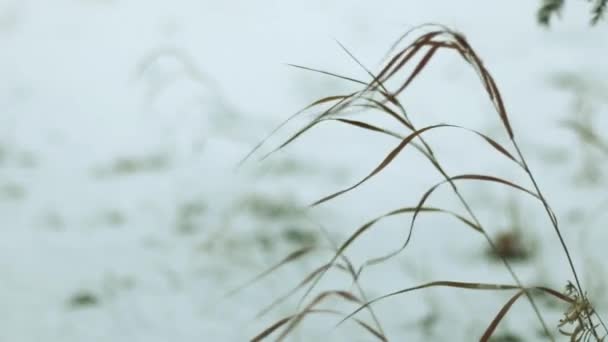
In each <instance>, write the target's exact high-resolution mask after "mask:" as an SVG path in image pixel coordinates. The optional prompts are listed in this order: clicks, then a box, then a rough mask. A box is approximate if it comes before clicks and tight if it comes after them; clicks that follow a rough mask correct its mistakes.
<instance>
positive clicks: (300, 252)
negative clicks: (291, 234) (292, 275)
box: [225, 246, 319, 297]
mask: <svg viewBox="0 0 608 342" xmlns="http://www.w3.org/2000/svg"><path fill="white" fill-rule="evenodd" d="M317 249H319V248H318V247H314V246H307V247H302V248H299V249H297V250H295V251H293V252H291V253H290V254H289V255H287V256H286V257H285V258H283V260H281V261H279V262H278V263H276V264H275V265H273V266H271V267H270V268H268V269H266V270H265V271H263V272H262V273H260V274H258V275H257V276H255V277H254V278H253V279H251V280H249V281H248V282H246V283H245V284H243V285H241V286H239V287H237V288H236V289H234V290H231V291H230V292H228V293H227V294H226V295H225V296H226V297H230V296H233V295H234V294H236V293H238V292H239V291H242V290H243V289H245V288H247V287H249V286H251V285H253V284H254V283H256V282H258V281H260V280H262V279H263V278H265V277H266V276H268V275H269V274H270V273H272V272H274V271H276V270H277V269H279V268H280V267H282V266H284V265H285V264H288V263H291V262H294V261H296V260H298V259H300V258H302V257H304V256H306V255H308V254H309V253H310V252H313V251H314V250H317Z"/></svg>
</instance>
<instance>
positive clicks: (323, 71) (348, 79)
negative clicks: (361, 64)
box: [287, 63, 367, 85]
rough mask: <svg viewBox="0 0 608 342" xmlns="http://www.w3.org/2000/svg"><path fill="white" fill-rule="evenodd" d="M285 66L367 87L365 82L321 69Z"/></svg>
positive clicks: (296, 65)
mask: <svg viewBox="0 0 608 342" xmlns="http://www.w3.org/2000/svg"><path fill="white" fill-rule="evenodd" d="M287 65H288V66H290V67H294V68H297V69H302V70H306V71H312V72H316V73H319V74H324V75H327V76H332V77H336V78H340V79H343V80H345V81H350V82H354V83H359V84H362V85H367V82H363V81H361V80H358V79H356V78H352V77H348V76H344V75H340V74H336V73H333V72H329V71H325V70H321V69H316V68H310V67H306V66H302V65H298V64H291V63H287Z"/></svg>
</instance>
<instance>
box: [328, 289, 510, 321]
mask: <svg viewBox="0 0 608 342" xmlns="http://www.w3.org/2000/svg"><path fill="white" fill-rule="evenodd" d="M429 287H456V288H462V289H467V290H513V289H518V288H519V286H516V285H502V284H486V283H471V282H459V281H443V280H442V281H433V282H430V283H426V284H422V285H418V286H413V287H408V288H405V289H402V290H398V291H395V292H391V293H389V294H385V295H383V296H380V297H377V298H375V299H372V300H371V301H369V302H367V303H365V304H363V305H361V306H360V307H359V308H357V310H355V311H353V312H351V313H350V314H348V315H347V316H346V317H344V318H343V319H342V320H341V321H340V322H338V324H336V326H339V325H341V324H342V323H344V322H346V321H347V320H349V319H350V318H351V317H353V316H354V315H356V314H357V313H359V312H360V311H361V310H363V309H365V308H367V307H368V306H370V305H372V304H374V303H377V302H379V301H381V300H383V299H386V298H390V297H394V296H397V295H400V294H405V293H408V292H412V291H417V290H421V289H425V288H429Z"/></svg>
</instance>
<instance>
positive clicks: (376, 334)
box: [251, 309, 388, 342]
mask: <svg viewBox="0 0 608 342" xmlns="http://www.w3.org/2000/svg"><path fill="white" fill-rule="evenodd" d="M318 313H326V314H333V315H342V316H343V315H344V313H342V312H340V311H337V310H331V309H313V310H309V311H308V314H318ZM295 316H296V315H291V316H287V317H284V318H282V319H280V320H278V321H277V322H275V323H274V324H272V325H271V326H269V327H268V328H266V329H264V331H262V332H261V333H260V334H258V335H256V336H255V337H254V338H252V339H251V341H252V342H258V341H262V340H263V339H265V338H266V337H268V336H270V335H271V334H272V333H273V332H275V331H276V330H277V329H279V328H280V327H282V326H284V325H285V323H287V322H289V320H291V319H293V318H294V317H295ZM355 322H357V324H358V325H360V326H361V327H362V328H364V329H365V330H367V331H368V332H369V333H371V334H372V335H374V337H376V338H377V339H379V340H380V341H383V342H386V341H388V339H387V338H386V336H385V335H384V334H383V333H382V332H380V331H378V330H376V329H374V328H373V327H371V326H370V325H369V324H367V323H365V322H364V321H362V320H359V319H355Z"/></svg>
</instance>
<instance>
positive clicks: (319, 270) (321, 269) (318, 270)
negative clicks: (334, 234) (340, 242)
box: [255, 263, 344, 318]
mask: <svg viewBox="0 0 608 342" xmlns="http://www.w3.org/2000/svg"><path fill="white" fill-rule="evenodd" d="M332 266H336V267H338V268H340V269H344V266H341V265H338V264H333V263H327V264H325V265H322V266H321V267H318V268H316V269H315V270H313V271H312V272H310V273H309V274H308V275H307V276H306V277H305V278H304V279H303V280H301V281H300V282H299V283H298V284H297V285H296V286H295V287H294V288H292V289H291V290H289V291H288V292H287V293H286V294H284V295H282V296H281V297H279V298H277V299H276V300H274V301H273V302H272V303H270V304H269V305H268V306H266V307H265V308H264V309H262V310H261V311H260V312H258V313H257V314H256V316H255V317H256V318H260V317H262V316H264V315H265V314H266V313H268V312H269V311H270V310H272V309H273V308H275V307H276V306H277V305H279V304H281V303H282V302H284V301H285V300H287V299H288V298H289V297H291V296H293V295H294V294H295V293H296V292H298V290H300V289H301V288H303V287H304V286H305V285H306V284H308V283H310V282H311V281H312V280H313V279H315V277H316V276H317V275H318V274H319V273H322V272H325V271H327V270H328V269H329V268H330V267H332Z"/></svg>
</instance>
